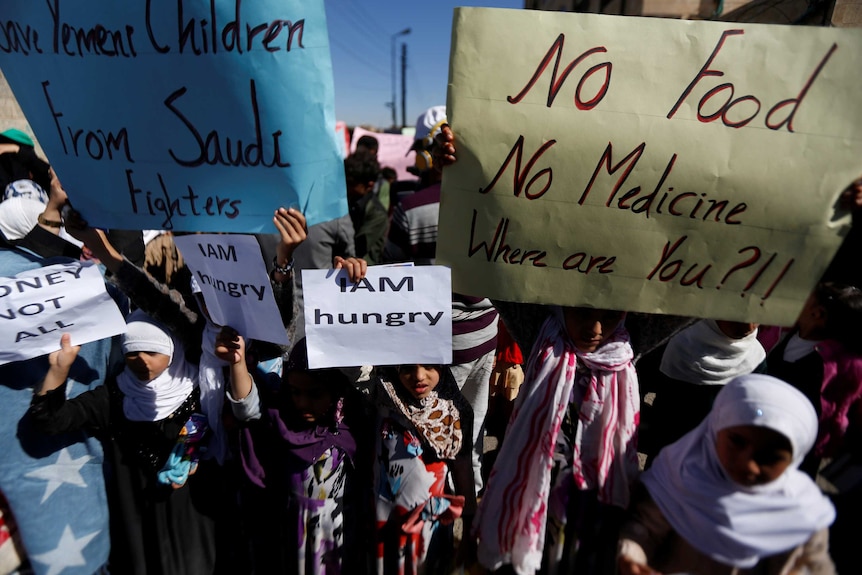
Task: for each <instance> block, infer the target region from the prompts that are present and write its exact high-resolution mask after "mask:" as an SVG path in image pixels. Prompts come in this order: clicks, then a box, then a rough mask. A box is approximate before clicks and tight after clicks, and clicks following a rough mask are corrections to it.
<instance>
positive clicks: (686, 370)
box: [660, 319, 766, 385]
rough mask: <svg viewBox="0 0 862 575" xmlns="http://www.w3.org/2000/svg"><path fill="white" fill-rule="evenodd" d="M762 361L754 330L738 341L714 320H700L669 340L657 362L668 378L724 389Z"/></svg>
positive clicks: (764, 355) (761, 348)
mask: <svg viewBox="0 0 862 575" xmlns="http://www.w3.org/2000/svg"><path fill="white" fill-rule="evenodd" d="M765 358H766V351H765V350H764V349H763V346H762V345H761V344H760V342H759V341H758V340H757V330H754V331H753V332H751V333H750V334H748V335H746V336H745V337H743V338H740V339H733V338H731V337H728V336H727V335H725V333H724V332H722V331H721V329H720V328H719V327H718V324H716V323H715V320H711V319H705V320H701V321H699V322H697V323H695V324H693V325H691V326H689V327H687V328H685V329H684V330H682V331H681V332H679V333H677V334H676V335H675V336H673V337H672V338H671V340H670V341H669V342H668V344H667V348H665V352H664V355H663V356H662V358H661V367H660V369H661V372H662V373H663V374H665V375H666V376H668V377H672V378H673V379H678V380H680V381H685V382H687V383H694V384H699V385H724V384H726V383H727V382H728V381H730V380H731V379H733V378H734V377H737V376H739V375H744V374H746V373H751V372H752V371H754V370H755V369H756V368H757V366H758V365H760V363H761V362H762V361H763V360H764V359H765Z"/></svg>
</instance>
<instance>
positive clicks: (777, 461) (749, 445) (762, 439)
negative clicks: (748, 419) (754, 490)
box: [715, 425, 793, 487]
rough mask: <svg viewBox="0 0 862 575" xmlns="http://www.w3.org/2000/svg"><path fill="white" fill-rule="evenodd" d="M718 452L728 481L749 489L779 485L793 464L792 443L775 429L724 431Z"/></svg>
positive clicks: (751, 427) (750, 427)
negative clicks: (779, 481)
mask: <svg viewBox="0 0 862 575" xmlns="http://www.w3.org/2000/svg"><path fill="white" fill-rule="evenodd" d="M715 448H716V451H717V453H718V460H719V461H720V462H721V466H722V467H724V471H725V472H726V473H727V475H728V477H730V479H732V480H733V481H734V482H736V483H738V484H740V485H744V486H746V487H753V486H755V485H764V484H766V483H770V482H772V481H775V480H776V479H778V478H779V477H780V476H781V474H782V473H784V471H785V470H786V469H787V467H788V466H789V465H790V464H791V463H792V461H793V453H792V447H791V445H790V440H788V439H787V438H786V437H785V436H784V435H782V434H780V433H778V432H777V431H775V430H773V429H769V428H767V427H758V426H756V425H737V426H734V427H726V428H724V429H722V430H721V431H719V432H718V437H717V438H716V442H715Z"/></svg>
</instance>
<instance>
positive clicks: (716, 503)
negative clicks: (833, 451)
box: [641, 374, 835, 569]
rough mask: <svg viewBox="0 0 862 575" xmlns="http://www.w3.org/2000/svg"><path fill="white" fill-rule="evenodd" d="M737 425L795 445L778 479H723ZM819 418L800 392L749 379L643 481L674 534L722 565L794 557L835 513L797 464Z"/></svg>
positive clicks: (722, 395)
mask: <svg viewBox="0 0 862 575" xmlns="http://www.w3.org/2000/svg"><path fill="white" fill-rule="evenodd" d="M739 425H757V426H763V427H767V428H769V429H773V430H775V431H777V432H778V433H781V434H782V435H784V436H785V437H787V438H788V439H789V440H790V444H791V446H792V449H793V462H792V463H791V465H790V466H789V467H788V468H787V470H785V472H784V473H783V474H782V475H781V476H780V477H779V478H778V479H776V480H774V481H772V482H770V483H767V484H765V485H759V486H755V487H744V486H742V485H740V484H738V483H735V482H734V481H732V480H731V479H730V478H729V477H728V476H727V475H726V474H725V472H724V468H723V467H722V465H721V463H720V462H719V459H718V454H717V452H716V446H715V442H716V437H717V435H718V432H719V431H721V430H722V429H726V428H728V427H735V426H739ZM817 425H818V423H817V415H816V413H815V411H814V407H813V406H812V405H811V402H810V401H808V399H807V398H806V397H805V396H804V395H803V394H802V393H801V392H800V391H798V390H797V389H796V388H794V387H792V386H791V385H789V384H787V383H785V382H783V381H781V380H779V379H777V378H774V377H771V376H768V375H760V374H748V375H743V376H740V377H737V378H736V379H734V380H733V381H731V382H730V383H728V384H727V385H725V386H724V388H722V390H721V391H720V392H719V394H718V396H717V397H716V400H715V403H714V404H713V408H712V411H710V413H709V415H708V416H707V418H706V419H705V420H704V421H703V422H702V423H701V424H700V425H699V426H698V427H696V428H695V429H693V430H692V431H691V432H689V433H687V434H686V435H684V436H683V437H682V438H681V439H680V440H679V441H677V442H676V443H672V444H670V445H668V446H667V447H665V448H664V449H663V450H662V451H661V452H660V453H659V455H658V457H657V458H656V460H655V463H654V464H653V465H652V467H650V468H649V469H648V470H647V471H645V472H644V473H643V474H642V476H641V479H642V481H643V483H644V485H646V487H647V490H648V491H649V493H650V495H651V496H652V498H653V500H654V501H655V503H656V505H658V507H659V509H660V510H661V512H662V513H663V514H664V516H665V518H666V519H667V521H668V522H669V523H670V525H671V526H672V527H673V529H674V530H675V531H676V532H677V534H678V535H679V536H680V537H682V538H683V539H685V540H686V541H687V542H688V543H689V544H691V545H692V546H693V547H694V548H695V549H697V550H698V551H700V552H701V553H704V554H705V555H707V556H709V557H711V558H712V559H714V560H715V561H718V562H719V563H722V564H725V565H729V566H733V567H737V568H741V569H746V568H750V567H753V566H754V565H756V564H757V562H758V561H760V559H762V558H764V557H768V556H770V555H775V554H778V553H782V552H785V551H789V550H791V549H793V548H795V547H797V546H799V545H801V544H803V543H805V542H806V541H807V540H808V539H810V538H811V536H812V535H814V533H816V532H817V531H819V530H821V529H823V528H825V527H828V526H829V525H830V524H831V523H832V521H833V520H834V519H835V508H834V507H833V506H832V503H831V502H830V501H829V499H828V498H827V497H826V496H825V495H823V493H822V492H821V491H820V489H819V488H818V487H817V485H816V484H815V483H814V481H812V480H811V478H810V477H808V475H806V474H805V473H803V472H801V471H799V469H798V467H799V464H800V463H801V462H802V460H803V458H804V457H805V455H806V454H807V453H808V451H809V450H810V449H811V447H812V446H813V445H814V440H815V439H816V437H817Z"/></svg>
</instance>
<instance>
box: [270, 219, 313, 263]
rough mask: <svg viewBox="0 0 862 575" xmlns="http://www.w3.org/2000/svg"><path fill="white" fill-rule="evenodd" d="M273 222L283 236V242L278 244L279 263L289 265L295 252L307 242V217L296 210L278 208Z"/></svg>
mask: <svg viewBox="0 0 862 575" xmlns="http://www.w3.org/2000/svg"><path fill="white" fill-rule="evenodd" d="M272 221H273V223H275V227H276V228H277V229H278V233H279V234H281V242H280V243H279V244H278V256H277V257H278V263H279V264H281V265H287V264H288V263H289V262H290V260H292V259H293V252H294V250H296V248H297V247H299V244H301V243H302V242H304V241H305V238H306V237H307V235H308V226H307V225H306V222H305V216H304V215H302V212H300V211H299V210H297V209H296V208H290V209H289V210H286V209H284V208H278V209H277V210H276V211H275V216H274V217H273V218H272Z"/></svg>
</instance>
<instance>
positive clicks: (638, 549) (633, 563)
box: [617, 483, 671, 575]
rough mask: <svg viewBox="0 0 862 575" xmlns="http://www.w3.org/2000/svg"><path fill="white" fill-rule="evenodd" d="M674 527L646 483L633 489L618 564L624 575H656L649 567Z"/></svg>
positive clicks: (621, 530) (622, 534)
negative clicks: (660, 508) (663, 513)
mask: <svg viewBox="0 0 862 575" xmlns="http://www.w3.org/2000/svg"><path fill="white" fill-rule="evenodd" d="M670 534H671V527H670V524H668V522H667V520H666V519H665V518H664V515H662V513H661V511H660V510H659V508H658V506H657V505H656V504H655V502H654V501H653V500H652V498H651V497H650V496H649V492H648V491H647V490H646V487H644V486H643V484H642V483H638V484H636V485H635V488H634V489H633V490H632V501H631V503H630V505H629V513H628V518H627V520H626V522H625V523H624V524H623V526H622V528H621V529H620V539H619V545H618V550H617V564H618V565H619V572H620V575H654V574H656V573H657V572H656V570H655V569H653V568H652V567H650V566H649V564H650V563H651V562H652V561H653V560H654V558H655V552H656V550H657V549H658V548H659V547H660V546H661V544H662V543H663V542H664V541H665V540H666V539H667V537H669V536H670Z"/></svg>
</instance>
